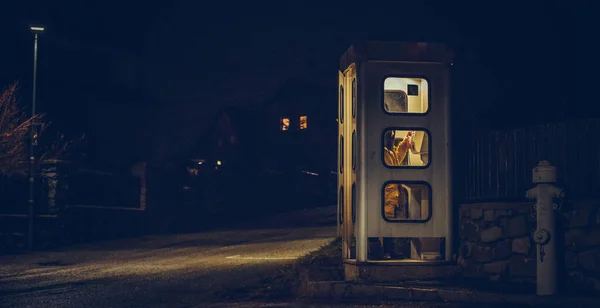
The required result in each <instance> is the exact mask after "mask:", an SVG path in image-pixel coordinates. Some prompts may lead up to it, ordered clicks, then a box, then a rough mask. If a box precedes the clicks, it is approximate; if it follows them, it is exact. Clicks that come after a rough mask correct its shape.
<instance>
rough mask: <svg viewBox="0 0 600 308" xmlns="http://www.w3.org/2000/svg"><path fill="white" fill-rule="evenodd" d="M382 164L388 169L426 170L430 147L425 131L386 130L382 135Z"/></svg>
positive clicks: (427, 133) (428, 162) (428, 137)
mask: <svg viewBox="0 0 600 308" xmlns="http://www.w3.org/2000/svg"><path fill="white" fill-rule="evenodd" d="M382 143H383V145H382V148H383V164H384V165H385V166H386V167H389V168H427V167H428V166H429V164H430V157H429V149H430V147H431V142H430V136H429V132H428V131H427V130H425V129H417V128H415V129H412V128H401V129H395V128H388V129H386V130H385V132H384V134H383V140H382Z"/></svg>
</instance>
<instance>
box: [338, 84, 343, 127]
mask: <svg viewBox="0 0 600 308" xmlns="http://www.w3.org/2000/svg"><path fill="white" fill-rule="evenodd" d="M339 95H340V97H339V100H340V103H339V104H340V106H339V107H340V109H339V111H340V114H339V116H338V117H339V119H340V123H341V124H344V86H343V85H340V94H339Z"/></svg>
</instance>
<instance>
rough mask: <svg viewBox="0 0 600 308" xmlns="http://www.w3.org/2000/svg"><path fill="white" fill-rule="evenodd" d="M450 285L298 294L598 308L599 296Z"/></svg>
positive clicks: (339, 286)
mask: <svg viewBox="0 0 600 308" xmlns="http://www.w3.org/2000/svg"><path fill="white" fill-rule="evenodd" d="M460 284H461V283H460V282H457V283H456V284H455V285H451V284H449V283H436V282H412V283H402V284H394V285H391V284H365V283H363V284H361V283H350V282H344V281H308V282H304V283H303V284H302V285H303V287H302V288H301V294H302V295H303V296H305V297H308V298H312V299H317V300H332V301H336V302H337V301H345V300H373V301H378V302H379V301H384V302H385V301H424V302H438V303H439V302H446V303H461V304H493V305H497V304H502V305H531V306H543V307H573V308H575V307H600V297H592V296H558V295H556V296H548V297H540V296H537V295H535V290H524V289H522V288H519V287H517V288H516V289H518V290H514V291H512V292H508V291H502V290H498V289H496V290H491V289H487V288H485V286H482V287H472V286H466V285H460Z"/></svg>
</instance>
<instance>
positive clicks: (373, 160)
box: [358, 62, 451, 237]
mask: <svg viewBox="0 0 600 308" xmlns="http://www.w3.org/2000/svg"><path fill="white" fill-rule="evenodd" d="M386 77H402V78H401V79H388V81H387V86H389V87H390V88H391V90H392V91H390V92H392V93H393V94H394V95H396V94H398V95H397V96H396V97H395V98H391V100H388V101H389V102H391V101H397V102H400V103H402V104H405V106H403V107H402V108H398V107H394V106H391V107H390V106H387V107H386V106H385V105H384V101H385V97H384V83H385V81H386ZM359 78H361V80H360V81H361V84H360V85H361V87H360V89H363V91H364V93H362V94H363V97H364V100H361V101H360V103H362V106H360V107H361V108H359V110H360V111H361V112H363V113H364V114H363V115H362V117H360V119H361V121H359V125H358V126H359V133H360V134H363V136H360V137H363V138H359V139H361V140H364V141H365V148H364V149H363V151H364V155H366V156H365V157H361V162H363V163H364V164H365V166H364V168H361V171H364V172H365V173H366V174H365V177H364V179H365V183H364V185H365V186H364V193H366V196H365V197H366V198H364V200H365V201H366V202H367V204H366V208H367V234H368V236H369V237H446V236H447V235H448V234H449V231H448V228H449V223H450V221H451V219H450V217H451V216H450V214H451V213H450V212H449V209H450V208H451V198H450V197H451V196H450V182H449V180H450V177H449V175H450V174H449V164H450V161H449V148H448V144H449V135H450V132H449V119H448V117H449V106H448V97H447V96H448V75H447V68H446V67H445V65H442V64H434V63H431V64H426V63H408V62H404V63H402V62H366V63H362V64H361V66H360V71H359ZM414 85H417V87H415V86H414ZM411 86H412V87H411ZM394 91H395V92H394ZM403 93H404V94H406V95H404V94H403ZM403 100H404V101H403ZM386 109H388V110H386ZM406 110H407V111H408V112H406ZM393 112H396V113H393ZM391 113H393V114H391ZM388 128H393V129H394V130H398V131H399V133H400V134H402V133H405V132H406V131H409V130H414V131H416V132H418V133H415V134H414V135H413V139H412V140H413V143H414V145H415V148H413V149H411V150H412V151H411V152H410V153H409V154H408V159H410V160H411V161H412V162H413V163H412V164H411V165H410V166H401V167H386V165H385V163H384V133H385V132H386V129H388ZM402 137H404V136H399V137H397V138H402ZM426 138H427V139H428V140H426V141H425V142H423V141H424V140H425V139H426ZM424 145H425V147H424ZM424 151H426V153H423V152H424ZM421 154H426V155H421ZM419 160H421V161H423V160H426V161H427V164H428V165H423V164H422V163H421V164H419ZM359 178H362V177H361V176H360V175H359ZM390 181H398V183H402V182H404V185H400V187H403V188H404V189H406V191H407V192H408V198H409V199H408V201H407V202H408V203H409V205H408V207H409V210H408V214H405V215H409V216H408V218H410V217H411V216H410V215H413V216H412V217H413V218H416V217H423V216H425V219H423V220H422V219H417V220H411V219H405V220H388V221H386V220H385V219H384V210H383V194H384V185H385V183H389V182H390ZM419 182H425V183H427V184H428V185H427V184H421V185H416V184H419ZM415 185H416V186H415ZM425 187H427V188H425ZM428 187H430V189H429V188H428ZM423 190H429V192H423ZM359 191H360V192H363V191H362V190H361V189H359ZM417 191H418V192H417ZM358 200H361V198H358ZM417 200H419V202H417ZM423 206H425V207H426V209H427V210H425V208H423ZM411 207H412V211H411V210H410V208H411ZM429 207H430V208H431V210H430V212H429ZM417 208H418V209H419V211H420V212H418V215H417V210H416V209H417ZM424 214H426V215H424ZM429 216H430V217H429ZM427 217H429V219H428V220H427V221H424V220H426V218H427Z"/></svg>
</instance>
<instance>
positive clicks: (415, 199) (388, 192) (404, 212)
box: [382, 181, 431, 222]
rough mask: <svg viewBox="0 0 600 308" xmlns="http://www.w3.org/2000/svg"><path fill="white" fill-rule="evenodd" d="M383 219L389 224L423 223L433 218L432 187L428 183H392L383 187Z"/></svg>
mask: <svg viewBox="0 0 600 308" xmlns="http://www.w3.org/2000/svg"><path fill="white" fill-rule="evenodd" d="M382 200H383V204H382V212H383V217H384V219H385V220H386V221H389V222H402V221H413V222H423V221H427V220H429V218H430V217H431V187H430V186H429V184H428V183H426V182H420V183H418V182H406V181H393V182H392V181H390V182H388V183H386V184H385V185H384V187H383V198H382Z"/></svg>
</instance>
